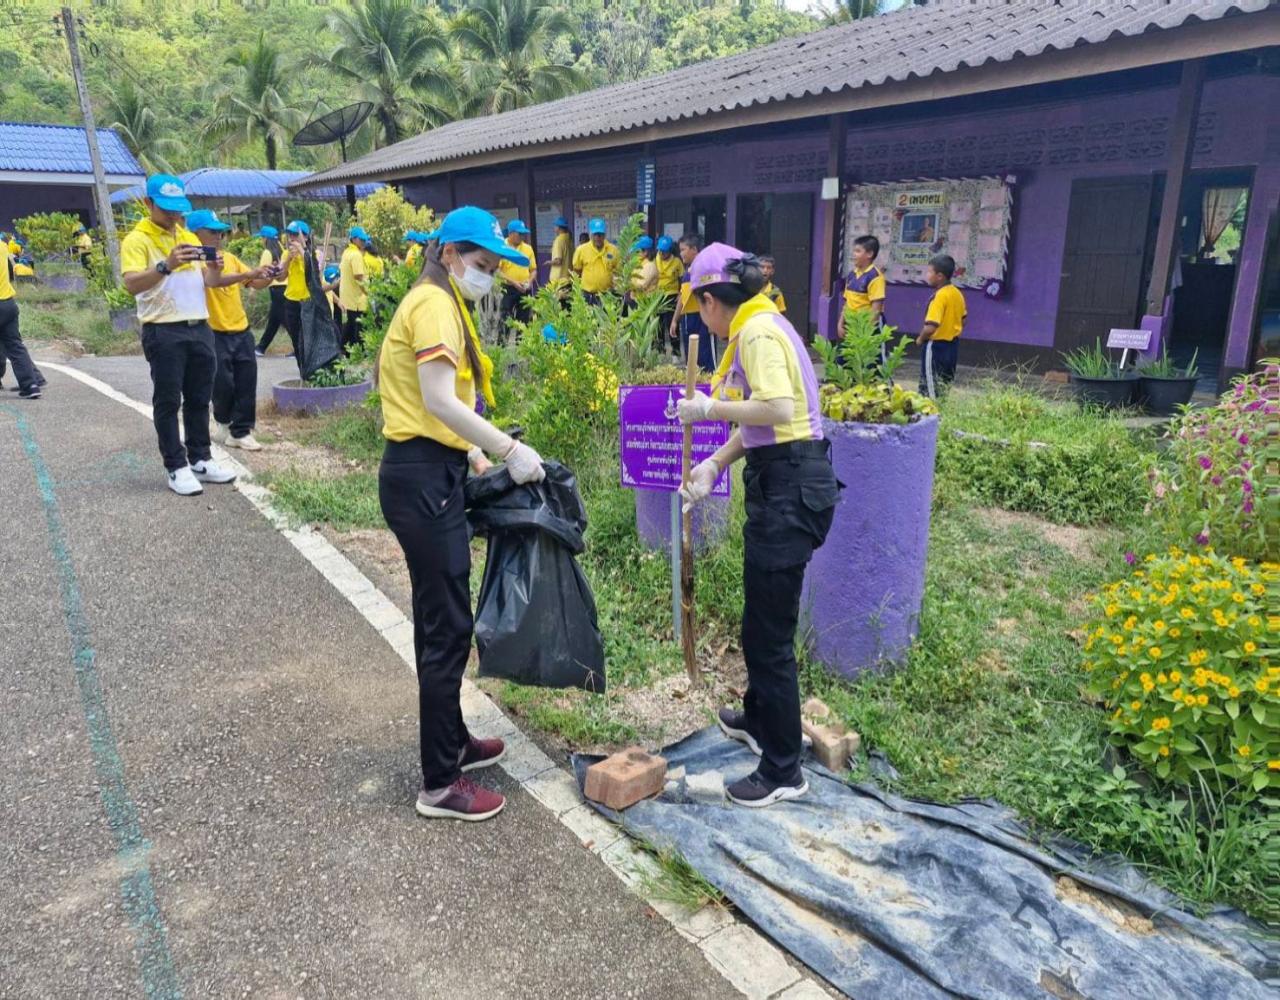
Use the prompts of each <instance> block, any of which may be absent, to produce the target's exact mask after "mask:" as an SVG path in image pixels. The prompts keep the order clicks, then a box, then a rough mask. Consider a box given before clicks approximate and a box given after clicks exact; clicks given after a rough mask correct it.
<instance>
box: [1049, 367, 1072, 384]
mask: <svg viewBox="0 0 1280 1000" xmlns="http://www.w3.org/2000/svg"><path fill="white" fill-rule="evenodd" d="M1044 380H1045V381H1046V382H1057V383H1059V384H1061V385H1065V384H1066V383H1067V382H1068V381H1070V378H1069V376H1068V375H1067V373H1066V372H1062V371H1058V370H1056V369H1054V370H1053V371H1047V372H1045V373H1044Z"/></svg>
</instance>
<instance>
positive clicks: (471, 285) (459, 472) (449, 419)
mask: <svg viewBox="0 0 1280 1000" xmlns="http://www.w3.org/2000/svg"><path fill="white" fill-rule="evenodd" d="M430 238H431V239H432V240H434V241H435V242H434V243H432V244H430V245H429V247H428V248H427V250H426V252H425V254H424V258H425V259H424V261H423V268H422V277H421V278H420V279H419V280H418V283H417V284H416V285H414V286H413V288H411V289H410V290H409V292H408V294H407V295H405V297H404V299H403V300H402V301H401V302H400V305H399V307H398V308H397V309H396V312H395V315H394V316H393V317H392V319H391V325H390V326H389V327H388V329H387V336H386V339H385V340H384V341H383V344H382V350H381V351H380V352H379V355H378V389H379V393H380V395H381V398H382V417H383V435H384V436H385V437H386V439H387V443H386V451H385V453H384V454H383V458H382V467H381V469H380V470H379V473H378V495H379V499H380V500H381V503H382V513H383V516H384V517H385V518H386V521H387V525H388V527H390V528H391V530H392V531H393V532H394V533H395V536H396V538H397V540H398V541H399V542H400V547H401V548H402V549H403V550H404V556H405V562H406V563H408V566H409V579H410V582H411V585H412V590H413V618H414V630H413V631H414V635H413V640H414V641H413V645H414V653H415V656H416V659H417V666H418V712H419V725H420V736H421V752H422V778H423V783H422V790H421V791H420V792H419V794H418V801H417V810H418V812H419V813H420V814H422V815H423V816H431V817H445V818H451V819H463V820H482V819H488V818H489V817H490V816H493V815H496V814H497V813H498V812H499V811H500V810H501V809H502V807H503V804H504V800H503V797H502V796H501V795H499V794H498V793H496V792H492V791H489V790H488V789H485V788H481V787H480V786H478V785H476V784H475V783H474V782H472V781H471V780H470V779H468V778H467V777H465V775H464V772H466V771H470V770H473V769H475V768H480V767H486V766H488V765H490V764H494V763H496V762H497V761H498V760H499V759H500V758H501V757H502V754H503V752H504V748H503V744H502V741H501V740H481V739H476V738H474V737H472V736H471V735H470V734H469V733H468V732H467V727H466V724H465V723H464V722H463V719H462V709H461V707H460V704H459V694H460V690H461V685H462V674H463V671H464V670H465V669H466V666H467V657H468V655H469V654H470V651H471V634H472V625H473V623H472V617H471V593H470V587H469V580H470V572H471V550H470V548H469V542H468V537H467V517H466V513H465V511H464V510H463V495H462V491H463V485H464V483H465V481H466V477H467V466H468V464H470V466H471V469H472V471H474V472H476V473H480V472H483V471H485V470H486V469H487V468H489V462H488V460H487V459H486V458H485V457H484V453H485V452H488V453H489V454H491V455H498V456H501V458H502V460H503V461H504V462H505V463H506V467H507V471H508V472H509V473H510V474H511V478H512V479H513V480H515V482H517V483H528V482H536V481H537V480H540V479H542V478H543V476H544V475H545V473H544V472H543V469H542V459H541V458H540V457H539V456H538V453H537V452H536V451H534V450H533V449H532V448H530V447H529V446H528V445H525V444H521V443H519V442H518V441H515V440H513V439H512V438H511V437H510V436H508V435H507V434H505V433H503V432H502V431H500V430H498V428H496V427H494V426H493V425H492V424H490V423H489V422H488V421H487V420H485V419H484V418H483V417H481V416H480V415H479V414H477V413H476V390H477V388H479V390H480V391H481V392H483V393H484V394H485V395H486V396H489V384H488V383H489V375H488V372H489V370H490V369H491V367H492V365H491V364H489V363H488V359H487V358H486V357H485V356H484V354H483V353H482V352H481V350H480V340H479V338H478V337H477V336H476V332H475V325H474V323H473V322H472V319H471V315H470V313H469V312H468V311H467V308H466V305H465V303H464V301H463V300H464V299H471V300H475V299H480V298H483V297H484V296H485V295H486V294H488V292H489V290H490V289H491V288H492V287H493V274H494V272H495V271H496V270H497V269H498V262H499V261H500V260H509V261H512V262H513V263H522V262H523V261H524V257H523V256H522V255H520V254H519V253H517V251H515V250H514V249H513V248H511V247H510V246H508V245H507V243H506V242H505V241H504V240H503V238H502V230H501V228H500V227H499V226H498V223H497V220H495V219H494V217H493V216H492V215H490V214H489V213H488V212H486V211H484V210H483V209H479V208H474V207H471V206H467V207H464V208H458V209H455V210H454V211H452V212H450V213H449V214H448V215H447V216H445V218H444V221H443V222H441V224H440V228H439V229H438V230H436V231H435V232H434V233H432V234H431V237H430ZM490 402H492V400H491V399H490Z"/></svg>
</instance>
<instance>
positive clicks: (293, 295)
mask: <svg viewBox="0 0 1280 1000" xmlns="http://www.w3.org/2000/svg"><path fill="white" fill-rule="evenodd" d="M305 253H306V251H305V250H304V251H302V253H298V254H294V255H293V256H292V257H290V258H289V266H288V268H287V269H286V270H285V276H284V297H285V298H286V299H288V300H289V301H290V302H304V301H306V299H307V298H308V296H309V295H310V294H311V293H310V292H308V291H307V262H306V260H304V259H303V254H305Z"/></svg>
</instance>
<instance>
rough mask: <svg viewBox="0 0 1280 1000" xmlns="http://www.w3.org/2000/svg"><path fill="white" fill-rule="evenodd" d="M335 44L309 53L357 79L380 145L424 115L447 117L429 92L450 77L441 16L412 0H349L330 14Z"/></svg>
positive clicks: (442, 89)
mask: <svg viewBox="0 0 1280 1000" xmlns="http://www.w3.org/2000/svg"><path fill="white" fill-rule="evenodd" d="M328 25H329V30H330V31H332V32H333V33H334V34H335V35H337V36H338V44H337V45H336V46H334V48H333V49H331V50H330V51H329V53H328V54H327V55H323V56H312V57H311V58H309V59H308V60H307V63H308V64H309V65H313V66H320V67H323V68H325V69H327V70H329V71H330V72H331V73H333V74H335V75H336V76H338V77H340V78H342V79H344V80H349V81H352V82H353V83H355V84H356V87H357V91H358V93H359V96H360V98H361V99H363V100H366V101H370V102H372V104H373V112H372V114H371V118H372V119H373V120H374V121H375V122H376V125H377V132H378V137H379V138H380V139H381V140H382V143H383V144H384V145H390V144H391V143H393V142H398V141H399V140H400V139H401V138H402V137H404V136H405V135H406V134H408V133H409V132H410V131H412V130H413V129H415V128H417V127H418V126H419V125H421V124H422V123H423V122H424V121H428V120H440V119H441V118H443V117H447V115H446V114H445V113H443V112H442V111H441V110H440V108H439V106H438V104H432V103H430V101H429V100H428V97H429V95H436V96H439V95H443V94H444V93H446V92H447V90H448V89H449V84H450V81H449V77H448V75H447V73H445V71H444V70H443V68H442V61H443V59H445V58H446V57H447V56H448V55H449V45H448V42H447V41H446V39H445V35H444V31H443V29H442V28H441V26H440V24H439V22H438V21H437V20H436V19H435V18H434V17H433V16H432V15H430V14H429V13H426V12H424V10H423V9H422V7H421V5H420V4H418V3H414V2H413V0H352V4H351V8H350V9H349V10H335V11H334V12H333V13H332V14H330V15H329V17H328Z"/></svg>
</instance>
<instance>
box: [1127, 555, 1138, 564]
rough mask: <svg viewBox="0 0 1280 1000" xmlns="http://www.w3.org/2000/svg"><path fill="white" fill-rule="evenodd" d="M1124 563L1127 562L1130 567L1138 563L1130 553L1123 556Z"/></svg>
mask: <svg viewBox="0 0 1280 1000" xmlns="http://www.w3.org/2000/svg"><path fill="white" fill-rule="evenodd" d="M1124 561H1125V562H1127V563H1128V564H1129V565H1130V566H1132V565H1133V564H1134V563H1136V562H1137V561H1138V557H1137V556H1136V555H1134V554H1133V553H1132V552H1126V553H1125V554H1124Z"/></svg>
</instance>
